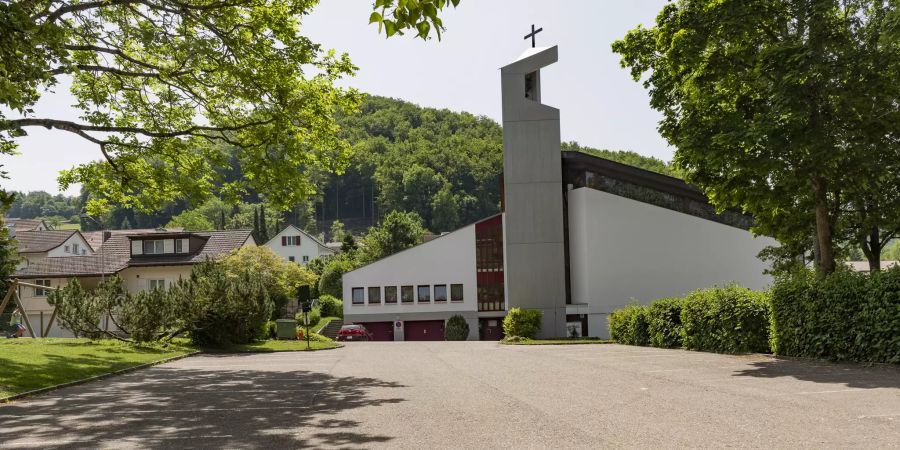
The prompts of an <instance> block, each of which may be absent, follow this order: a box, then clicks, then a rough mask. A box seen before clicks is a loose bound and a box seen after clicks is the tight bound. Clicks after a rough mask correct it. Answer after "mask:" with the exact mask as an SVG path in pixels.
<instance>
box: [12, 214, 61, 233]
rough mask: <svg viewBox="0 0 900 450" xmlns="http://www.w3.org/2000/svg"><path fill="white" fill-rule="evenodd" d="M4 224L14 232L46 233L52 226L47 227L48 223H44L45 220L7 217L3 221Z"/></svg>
mask: <svg viewBox="0 0 900 450" xmlns="http://www.w3.org/2000/svg"><path fill="white" fill-rule="evenodd" d="M3 222H4V223H6V226H7V227H9V228H10V229H11V230H13V231H14V232H21V231H44V230H49V229H50V226H49V225H47V222H44V219H19V218H15V217H7V218H4V219H3Z"/></svg>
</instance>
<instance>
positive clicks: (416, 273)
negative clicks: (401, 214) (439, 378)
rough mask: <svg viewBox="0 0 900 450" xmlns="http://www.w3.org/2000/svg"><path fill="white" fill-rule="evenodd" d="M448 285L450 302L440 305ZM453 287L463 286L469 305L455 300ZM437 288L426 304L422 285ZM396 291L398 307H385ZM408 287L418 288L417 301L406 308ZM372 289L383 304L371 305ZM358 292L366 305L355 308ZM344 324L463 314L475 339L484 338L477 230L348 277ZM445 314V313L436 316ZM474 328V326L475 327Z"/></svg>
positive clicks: (456, 234)
mask: <svg viewBox="0 0 900 450" xmlns="http://www.w3.org/2000/svg"><path fill="white" fill-rule="evenodd" d="M439 284H444V285H447V295H448V299H447V301H446V302H435V301H434V286H435V285H439ZM452 284H462V285H463V301H461V302H454V301H451V300H450V298H449V295H450V286H451V285H452ZM423 285H427V286H430V287H431V301H430V302H428V303H420V302H419V301H418V298H417V297H415V294H417V291H418V286H423ZM386 286H396V287H397V293H398V299H397V303H396V304H390V303H385V301H384V300H385V299H384V288H385V287H386ZM402 286H413V292H414V299H413V300H414V301H413V302H412V303H403V302H402V298H400V292H401V287H402ZM369 287H379V288H380V292H381V302H380V303H378V304H370V303H369V292H368V291H369V289H368V288H369ZM353 288H363V293H364V297H365V303H364V304H356V305H354V304H353ZM343 291H344V294H343V302H344V322H345V323H351V322H381V321H397V320H400V321H404V320H427V319H436V318H443V319H448V318H450V316H451V315H453V314H456V313H459V314H460V315H462V316H464V317H466V319H468V320H469V321H470V326H469V329H470V330H469V339H470V340H477V339H478V326H477V320H476V317H477V310H478V302H477V298H476V296H477V279H476V267H475V225H474V224H473V225H469V226H466V227H464V228H461V229H459V230H456V231H454V232H452V233H448V234H445V235H443V236H441V237H439V238H437V239H434V240H432V241H429V242H426V243H424V244H421V245H418V246H415V247H412V248H409V249H407V250H404V251H402V252H399V253H395V254H393V255H391V256H388V257H387V258H384V259H381V260H379V261H376V262H374V263H372V264H369V265H367V266H363V267H360V268H359V269H356V270H354V271H351V272H348V273H346V274H344V277H343ZM435 313H440V314H435ZM472 324H474V326H473V325H472Z"/></svg>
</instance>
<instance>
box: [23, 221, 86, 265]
mask: <svg viewBox="0 0 900 450" xmlns="http://www.w3.org/2000/svg"><path fill="white" fill-rule="evenodd" d="M14 237H15V239H16V242H17V243H18V247H19V256H21V257H22V261H21V262H20V263H19V267H20V268H22V267H27V266H30V265H32V264H35V263H37V262H39V261H41V260H43V259H45V258H64V257H70V256H90V255H93V254H94V249H93V248H92V247H91V246H90V245H89V244H88V242H87V240H86V239H85V238H84V236H83V235H82V234H81V232H79V231H78V230H42V231H17V232H16V234H15V236H14Z"/></svg>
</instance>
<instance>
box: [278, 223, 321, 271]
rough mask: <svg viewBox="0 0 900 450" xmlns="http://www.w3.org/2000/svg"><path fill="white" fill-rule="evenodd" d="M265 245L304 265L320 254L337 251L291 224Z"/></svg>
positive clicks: (279, 254)
mask: <svg viewBox="0 0 900 450" xmlns="http://www.w3.org/2000/svg"><path fill="white" fill-rule="evenodd" d="M263 245H264V246H266V247H269V248H270V249H272V251H273V252H275V253H276V254H277V255H278V256H280V257H282V258H284V260H285V261H290V262H295V263H297V264H300V265H304V266H305V265H306V264H307V263H309V262H310V261H312V260H314V259H316V258H318V257H320V256H326V255H333V254H335V251H334V250H333V249H331V248H329V247H328V246H327V245H326V244H325V243H324V242H322V241H320V240H318V239H316V238H315V237H314V236H313V235H311V234H309V233H307V232H305V231H303V230H301V229H300V228H298V227H296V226H295V225H290V224H289V225H287V226H285V227H284V229H283V230H281V231H280V232H279V233H278V234H276V235H275V236H273V237H272V239H269V241H268V242H266V243H265V244H263Z"/></svg>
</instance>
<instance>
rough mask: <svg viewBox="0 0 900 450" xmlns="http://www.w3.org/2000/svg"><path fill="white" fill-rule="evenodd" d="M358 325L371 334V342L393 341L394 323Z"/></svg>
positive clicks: (363, 323)
mask: <svg viewBox="0 0 900 450" xmlns="http://www.w3.org/2000/svg"><path fill="white" fill-rule="evenodd" d="M360 325H362V326H364V327H366V329H367V330H369V333H372V340H373V341H393V340H394V322H362V323H360Z"/></svg>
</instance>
